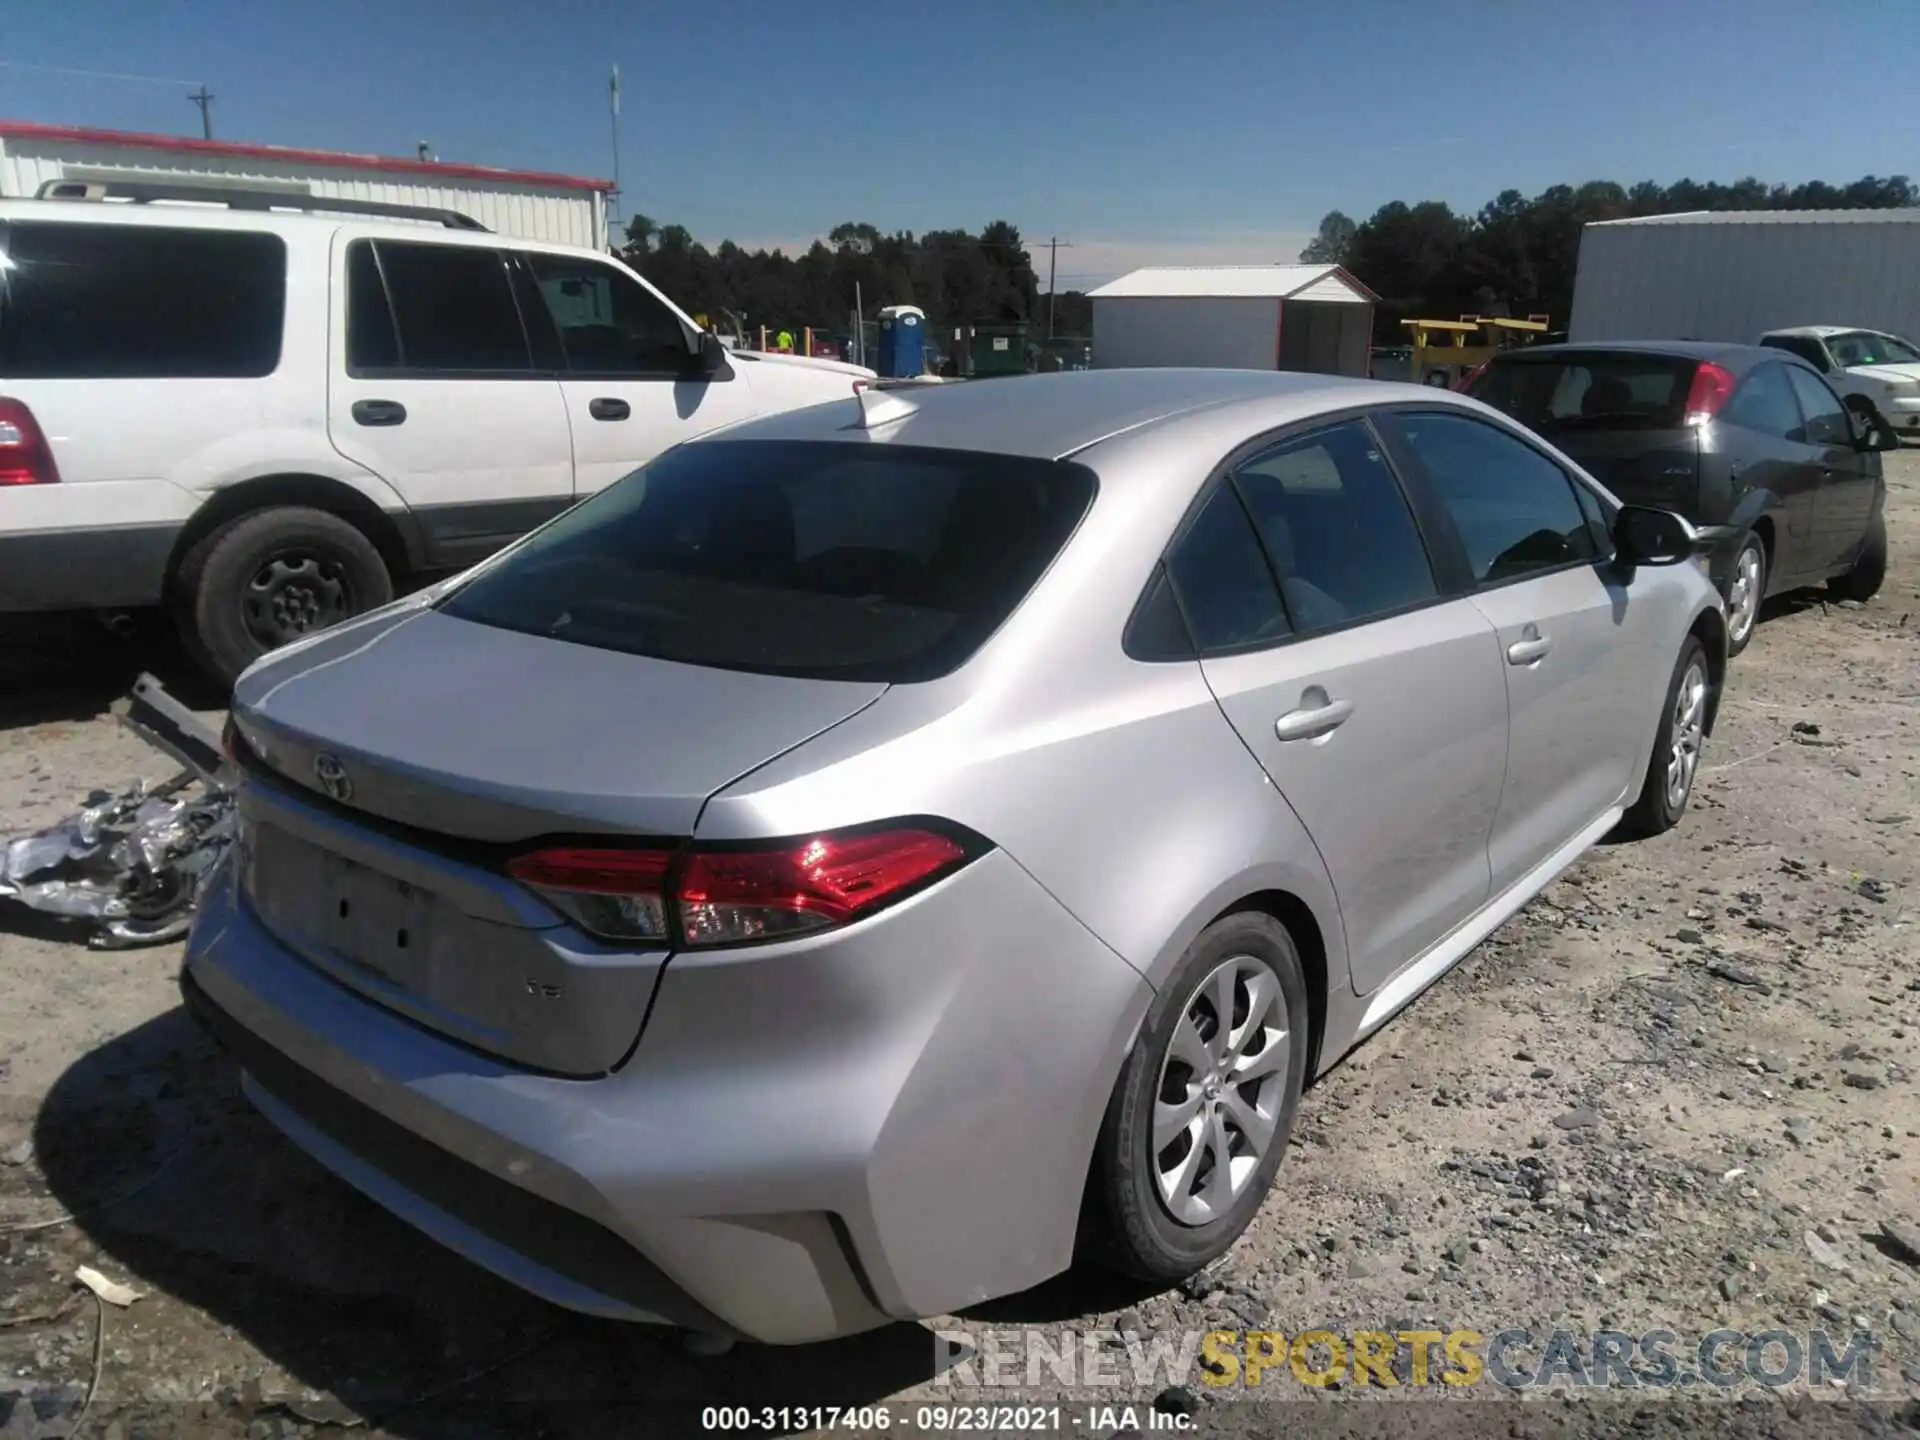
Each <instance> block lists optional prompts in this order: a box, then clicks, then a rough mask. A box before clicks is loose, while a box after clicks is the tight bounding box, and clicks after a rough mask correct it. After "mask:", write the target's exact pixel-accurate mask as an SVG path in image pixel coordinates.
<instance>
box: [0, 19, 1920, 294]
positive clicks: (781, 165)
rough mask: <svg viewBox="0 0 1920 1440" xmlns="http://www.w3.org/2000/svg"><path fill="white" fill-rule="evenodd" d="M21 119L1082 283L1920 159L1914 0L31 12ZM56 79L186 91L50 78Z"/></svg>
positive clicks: (713, 231)
mask: <svg viewBox="0 0 1920 1440" xmlns="http://www.w3.org/2000/svg"><path fill="white" fill-rule="evenodd" d="M5 15H6V22H5V30H4V33H5V37H6V44H5V46H4V47H3V48H0V62H4V63H0V116H5V117H8V118H14V119H25V120H40V121H48V122H65V123H73V124H93V125H103V126H111V127H117V128H124V129H134V130H157V131H168V132H174V133H182V134H197V133H198V125H199V119H198V114H197V112H196V111H195V110H194V109H193V107H192V106H191V105H190V104H189V103H188V102H187V100H186V99H185V91H186V90H187V89H188V88H190V87H189V86H188V85H186V84H182V83H179V82H182V81H205V82H206V83H207V85H208V86H209V87H210V88H211V89H212V90H213V91H214V93H215V95H216V96H217V97H218V98H217V99H216V100H215V102H214V121H215V134H216V135H217V136H219V137H220V138H222V139H233V140H249V141H260V142H266V143H276V144H285V145H304V146H313V147H319V148H328V149H333V148H338V149H346V150H369V151H379V152H383V153H387V154H400V155H410V154H412V153H413V148H414V145H415V143H416V142H417V141H419V140H423V139H424V140H428V141H431V142H432V144H433V146H434V149H435V151H436V153H437V154H439V155H440V156H441V157H442V158H445V159H450V160H467V161H473V162H477V163H483V164H494V165H508V166H524V167H529V168H537V169H551V170H561V171H566V172H570V173H575V174H587V175H606V174H608V173H609V172H610V169H611V160H610V150H611V144H610V140H609V136H608V119H607V107H606V83H607V72H608V67H609V65H610V64H612V63H614V62H618V64H619V65H620V69H621V76H622V82H623V91H624V96H623V105H622V117H621V155H622V172H623V173H622V179H623V181H624V187H625V202H624V203H625V208H626V209H628V210H629V211H631V210H633V209H640V210H644V211H645V212H646V213H648V214H650V215H652V216H654V217H655V218H656V219H659V220H663V221H677V222H679V223H681V224H684V225H686V226H687V227H688V228H689V229H690V230H692V231H693V233H694V234H695V236H696V237H698V238H699V239H701V240H703V241H706V242H708V243H710V244H711V243H715V242H717V241H719V240H720V239H722V238H725V237H731V238H733V239H736V240H738V241H740V242H742V243H745V244H749V245H755V244H778V245H782V246H787V247H792V246H794V245H796V244H799V245H804V244H806V243H807V242H808V241H810V240H811V238H812V237H813V236H815V235H817V234H820V233H822V232H824V231H825V230H827V229H828V228H830V227H831V226H832V225H834V224H835V223H836V222H838V221H840V220H843V219H863V220H869V221H871V222H873V223H874V224H876V225H879V226H880V227H882V228H883V229H895V228H902V229H910V230H915V231H922V230H927V229H933V228H939V227H948V226H965V227H968V228H977V227H978V226H979V225H981V224H983V223H985V222H986V221H987V220H990V219H996V218H1004V219H1008V220H1011V221H1013V222H1014V223H1015V224H1016V225H1018V226H1020V227H1021V230H1022V233H1023V234H1025V235H1026V236H1027V237H1028V239H1029V242H1030V243H1031V242H1032V241H1034V240H1038V239H1043V238H1044V237H1045V236H1047V235H1048V234H1058V235H1060V236H1062V237H1064V238H1066V239H1069V240H1071V241H1073V242H1074V248H1073V249H1071V250H1062V251H1061V252H1060V270H1061V286H1062V288H1067V286H1068V285H1069V284H1074V285H1078V284H1081V283H1085V282H1097V281H1098V280H1101V279H1105V278H1108V277H1110V276H1111V275H1113V274H1115V273H1118V272H1120V271H1122V270H1125V269H1128V268H1131V267H1132V266H1133V265H1135V264H1148V263H1183V262H1184V263H1206V262H1214V263H1236V262H1241V263H1244V262H1251V261H1262V260H1281V259H1291V258H1293V256H1294V254H1295V253H1296V252H1297V251H1298V249H1299V247H1300V245H1301V244H1302V243H1303V241H1304V239H1305V237H1306V236H1307V235H1308V234H1310V233H1311V231H1312V230H1313V228H1314V227H1315V225H1316V224H1317V223H1318V221H1319V218H1320V216H1321V215H1322V214H1324V213H1325V212H1326V211H1328V210H1330V209H1334V208H1339V209H1342V210H1345V211H1346V212H1347V213H1349V214H1351V215H1353V216H1355V217H1356V218H1359V219H1364V218H1365V217H1366V216H1367V215H1368V214H1370V213H1371V212H1372V211H1373V210H1374V209H1375V208H1376V207H1378V206H1379V205H1380V204H1382V203H1384V202H1385V201H1388V200H1393V199H1405V200H1408V201H1416V200H1422V199H1440V200H1445V201H1448V202H1449V203H1451V204H1453V205H1454V206H1456V207H1457V208H1468V209H1471V208H1474V207H1477V206H1478V205H1479V204H1480V203H1482V202H1483V201H1485V200H1487V199H1489V198H1491V197H1492V196H1493V195H1494V194H1495V193H1496V192H1498V191H1500V190H1502V189H1505V188H1508V187H1513V188H1517V189H1519V190H1522V191H1525V192H1527V193H1529V194H1532V193H1534V192H1536V191H1538V190H1540V189H1542V188H1544V187H1545V186H1547V185H1550V184H1554V183H1557V182H1560V181H1568V182H1578V181H1582V180H1586V179H1617V180H1620V181H1623V182H1631V181H1634V180H1638V179H1644V178H1653V179H1657V180H1662V181H1667V180H1673V179H1677V178H1679V177H1681V176H1683V175H1687V176H1692V177H1693V178H1695V179H1726V180H1731V179H1735V178H1738V177H1739V176H1742V175H1746V174H1756V175H1759V176H1760V177H1761V178H1763V179H1766V180H1784V181H1789V182H1793V181H1800V180H1807V179H1826V180H1833V181H1844V180H1850V179H1854V178H1857V177H1858V176H1860V175H1863V174H1867V173H1870V172H1871V173H1875V174H1882V175H1884V174H1889V173H1907V174H1917V173H1920V151H1916V149H1915V144H1914V142H1915V139H1916V137H1920V126H1916V124H1915V123H1914V120H1913V111H1914V101H1913V90H1912V84H1911V79H1910V76H1909V74H1908V73H1907V67H1908V59H1907V56H1908V52H1909V51H1910V49H1911V45H1910V43H1908V42H1909V40H1910V38H1911V32H1912V30H1913V27H1914V22H1915V21H1916V20H1920V0H1600V3H1590V0H1449V3H1435V0H1345V3H1338V0H1323V3H1302V0H1183V3H1174V0H1157V3H1146V0H1025V3H1019V0H1008V3H1002V0H943V3H939V4H931V3H919V0H894V3H877V4H876V3H863V4H859V5H836V4H825V3H818V0H705V3H701V4H682V3H673V0H625V3H619V0H542V3H540V4H538V5H535V4H533V3H531V0H522V3H507V0H330V3H327V4H324V5H318V4H309V3H304V0H200V3H193V4H184V3H168V0H61V3H59V4H46V3H40V4H35V3H32V0H10V3H8V4H7V6H6V7H5ZM30 67H68V68H82V69H90V70H98V71H111V72H118V73H121V74H126V75H134V76H152V77H160V78H161V79H162V80H163V81H165V82H167V83H148V82H144V81H136V80H122V79H103V78H93V77H88V76H82V75H73V74H65V73H58V72H56V71H55V70H52V69H46V68H30Z"/></svg>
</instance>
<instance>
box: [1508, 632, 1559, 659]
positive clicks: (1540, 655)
mask: <svg viewBox="0 0 1920 1440" xmlns="http://www.w3.org/2000/svg"><path fill="white" fill-rule="evenodd" d="M1552 649H1553V641H1552V640H1551V639H1549V638H1548V637H1547V636H1545V635H1542V634H1541V633H1540V627H1539V626H1538V625H1529V626H1527V628H1526V629H1524V630H1522V631H1521V632H1520V638H1519V639H1518V640H1516V641H1514V642H1513V644H1511V645H1509V646H1507V663H1508V664H1509V665H1537V664H1539V663H1540V662H1541V661H1542V660H1544V659H1546V658H1547V655H1548V654H1549V653H1550V652H1551V651H1552Z"/></svg>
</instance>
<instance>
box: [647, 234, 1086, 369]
mask: <svg viewBox="0 0 1920 1440" xmlns="http://www.w3.org/2000/svg"><path fill="white" fill-rule="evenodd" d="M621 253H622V255H623V257H624V258H625V259H626V261H627V263H628V264H630V265H632V266H633V267H634V268H635V269H636V270H638V271H640V272H641V273H642V274H643V275H645V276H646V277H647V278H648V279H649V280H651V281H652V282H653V283H654V284H655V285H657V286H658V287H659V288H660V289H661V290H663V291H665V292H666V293H667V294H668V295H670V296H672V297H673V298H674V300H675V301H677V302H678V303H679V304H680V305H681V306H682V308H684V309H686V310H687V311H689V312H690V313H692V314H696V315H701V314H704V315H706V316H707V317H708V319H709V320H710V321H711V322H712V323H713V324H714V325H715V327H716V328H726V326H727V324H728V322H729V321H731V323H735V324H744V325H745V326H746V327H747V328H748V329H749V330H753V329H757V328H758V327H760V326H762V325H764V326H766V327H767V328H768V329H770V330H772V329H787V330H792V331H794V332H796V333H798V331H799V330H800V329H801V328H802V327H803V326H812V327H813V328H814V329H816V330H825V331H828V332H830V333H833V334H844V333H846V328H847V321H848V317H849V316H850V315H851V313H852V312H853V308H854V302H855V297H856V295H857V296H858V298H859V301H860V304H861V307H862V310H863V313H864V315H865V317H866V318H867V319H868V320H871V319H873V317H874V315H875V313H876V312H878V310H879V309H880V307H881V306H883V305H918V306H919V307H920V308H921V309H923V310H925V311H926V312H927V321H928V325H929V327H930V328H932V329H934V330H935V331H936V332H937V331H938V330H939V329H940V328H941V327H948V328H951V327H953V326H958V325H1012V324H1021V323H1027V324H1030V325H1032V326H1034V327H1035V330H1034V337H1035V338H1036V339H1037V338H1039V336H1040V334H1041V333H1043V331H1042V330H1041V329H1040V327H1042V326H1043V325H1044V324H1045V320H1046V310H1045V305H1044V302H1043V300H1042V298H1041V295H1040V277H1039V275H1038V274H1037V273H1036V272H1035V270H1034V265H1033V257H1032V256H1031V255H1030V254H1029V253H1028V250H1027V247H1026V244H1025V242H1024V241H1022V240H1021V238H1020V231H1019V229H1018V227H1016V226H1014V225H1012V224H1009V223H1008V222H1007V221H1005V220H995V221H992V222H991V223H989V224H987V225H985V226H983V227H982V228H981V229H980V231H979V232H978V233H975V232H974V231H971V230H929V231H927V232H926V233H925V234H922V235H915V234H913V233H912V232H911V231H907V230H896V231H893V232H891V233H889V232H884V231H882V230H880V229H879V228H878V227H877V226H874V225H869V224H867V223H865V222H864V221H851V220H850V221H848V222H846V223H845V224H842V225H836V226H834V228H833V230H832V231H831V232H829V234H828V235H827V237H826V239H824V240H816V241H814V242H813V244H812V245H811V246H810V247H808V249H807V250H806V252H805V253H803V254H800V255H788V254H786V253H785V252H784V251H780V250H751V251H750V250H747V249H744V248H742V247H741V246H739V245H736V244H734V242H733V241H731V240H723V241H721V242H720V244H719V245H718V246H717V247H715V248H714V249H712V250H709V249H708V248H707V247H706V246H704V245H702V244H701V243H700V242H699V241H697V240H695V239H694V238H693V236H692V235H690V234H689V233H688V232H687V230H686V228H685V227H684V226H681V225H660V224H656V223H655V222H654V221H653V219H652V218H650V217H649V216H646V215H636V216H634V217H633V219H632V220H630V221H628V223H627V227H626V244H625V245H624V246H623V247H622V251H621ZM1064 299H1065V297H1060V301H1056V306H1058V305H1059V304H1060V302H1061V301H1064ZM1080 303H1081V305H1082V306H1083V307H1084V304H1085V297H1084V296H1083V297H1081V301H1080ZM1067 318H1068V316H1067V314H1066V313H1065V312H1064V311H1062V312H1061V313H1058V314H1056V316H1055V326H1056V329H1057V330H1058V332H1059V333H1060V334H1081V335H1084V334H1087V333H1088V331H1087V330H1086V329H1080V330H1077V331H1076V330H1073V329H1070V328H1069V327H1068V325H1067V324H1066V323H1065V322H1066V320H1067ZM1081 323H1083V324H1087V323H1090V318H1089V319H1088V320H1083V321H1082V322H1081Z"/></svg>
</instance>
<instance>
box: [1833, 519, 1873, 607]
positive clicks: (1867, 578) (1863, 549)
mask: <svg viewBox="0 0 1920 1440" xmlns="http://www.w3.org/2000/svg"><path fill="white" fill-rule="evenodd" d="M1886 578H1887V514H1886V511H1884V510H1882V511H1881V512H1880V513H1879V514H1877V515H1875V516H1874V517H1873V522H1872V523H1871V524H1870V525H1868V526H1867V534H1866V538H1865V539H1864V540H1862V541H1861V542H1860V554H1859V557H1858V558H1857V559H1855V560H1854V562H1853V568H1852V569H1851V570H1849V571H1847V573H1846V574H1844V575H1836V576H1834V577H1833V579H1831V580H1829V581H1827V588H1828V589H1829V590H1831V591H1832V592H1833V593H1834V594H1835V595H1837V596H1839V597H1840V598H1841V599H1842V600H1859V601H1861V602H1863V603H1864V602H1865V601H1868V600H1871V599H1872V598H1873V597H1874V596H1875V595H1878V594H1879V593H1880V587H1881V585H1882V584H1884V583H1885V582H1886Z"/></svg>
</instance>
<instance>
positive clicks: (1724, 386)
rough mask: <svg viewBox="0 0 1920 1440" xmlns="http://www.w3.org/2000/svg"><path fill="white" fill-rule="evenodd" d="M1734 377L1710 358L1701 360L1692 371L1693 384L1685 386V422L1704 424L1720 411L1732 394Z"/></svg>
mask: <svg viewBox="0 0 1920 1440" xmlns="http://www.w3.org/2000/svg"><path fill="white" fill-rule="evenodd" d="M1733 386H1734V379H1733V374H1732V372H1730V371H1727V370H1723V369H1722V368H1721V367H1720V366H1718V365H1716V364H1714V363H1713V362H1712V361H1711V360H1703V361H1701V362H1700V364H1699V366H1698V367H1697V368H1696V369H1695V370H1694V372H1693V384H1691V385H1690V386H1688V387H1687V408H1686V416H1687V424H1689V425H1704V424H1706V423H1707V422H1708V421H1709V420H1711V419H1713V417H1714V416H1715V415H1718V414H1719V413H1720V407H1721V406H1723V405H1725V404H1726V403H1727V400H1728V397H1730V396H1731V395H1732V394H1733Z"/></svg>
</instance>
